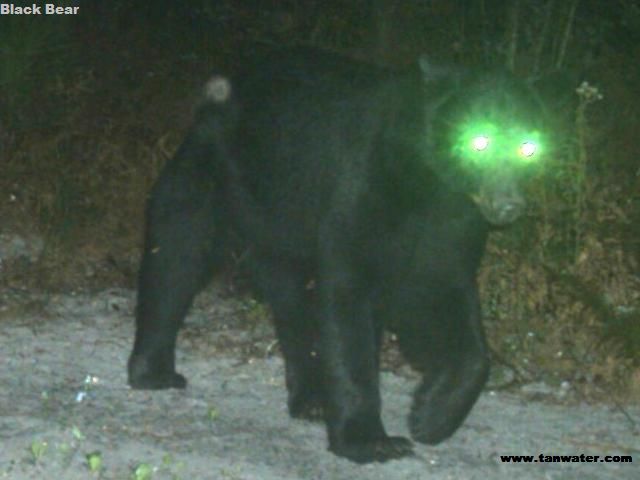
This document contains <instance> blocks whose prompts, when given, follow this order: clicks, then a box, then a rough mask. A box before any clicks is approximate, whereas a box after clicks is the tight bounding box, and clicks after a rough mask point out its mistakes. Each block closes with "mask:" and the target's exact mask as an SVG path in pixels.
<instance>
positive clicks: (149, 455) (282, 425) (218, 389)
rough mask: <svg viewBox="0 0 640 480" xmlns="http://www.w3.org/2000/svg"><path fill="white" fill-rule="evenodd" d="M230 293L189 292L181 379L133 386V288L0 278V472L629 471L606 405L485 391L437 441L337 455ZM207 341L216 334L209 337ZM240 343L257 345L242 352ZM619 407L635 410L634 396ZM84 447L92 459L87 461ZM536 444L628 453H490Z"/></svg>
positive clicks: (398, 430) (207, 475)
mask: <svg viewBox="0 0 640 480" xmlns="http://www.w3.org/2000/svg"><path fill="white" fill-rule="evenodd" d="M229 302H230V301H229V300H225V301H223V300H219V299H218V301H216V302H214V304H213V306H207V307H200V308H196V309H194V312H193V313H192V315H191V316H190V317H189V319H188V327H187V328H186V329H185V332H184V334H183V335H182V337H181V340H180V348H179V349H178V364H179V369H180V371H182V372H183V373H185V374H186V375H187V377H188V379H189V381H190V384H189V388H188V389H187V390H185V391H163V392H139V391H132V390H131V389H129V388H128V387H127V385H126V376H125V363H126V358H127V356H128V353H129V349H130V346H131V338H132V334H133V320H132V312H133V305H134V296H133V293H132V292H130V291H126V290H107V291H103V292H98V293H95V294H82V295H65V296H49V297H47V296H36V295H29V296H27V298H21V299H20V301H17V300H15V299H12V298H10V296H9V295H8V294H7V293H6V292H0V386H1V388H0V478H9V479H16V480H20V479H29V480H32V479H37V478H42V479H59V480H73V479H90V478H103V479H118V480H120V479H122V480H124V479H130V478H135V479H138V480H142V479H148V478H153V479H194V480H199V479H228V480H241V479H242V480H249V479H256V480H288V479H291V480H293V479H326V480H341V479H344V480H353V479H380V480H393V479H423V478H424V479H430V480H439V479H455V480H464V479H482V480H491V479H503V478H504V479H514V478H517V479H519V480H528V479H562V480H567V479H580V480H590V479H606V478H612V479H613V478H615V479H629V480H631V479H634V480H636V479H638V478H640V466H639V465H638V463H640V436H639V435H638V432H637V431H634V427H633V424H632V421H630V419H629V418H627V417H626V416H625V415H623V414H622V413H621V412H620V411H619V410H616V409H614V408H610V407H593V406H586V405H585V406H579V407H563V406H555V405H549V404H545V403H537V402H532V401H528V400H525V399H523V398H520V397H518V396H512V395H506V394H492V393H490V392H487V393H485V394H484V395H483V396H482V398H481V400H480V402H479V403H478V405H477V406H476V407H475V408H474V410H473V412H472V414H471V416H470V418H469V419H468V420H467V422H466V423H465V424H464V426H463V427H462V429H461V430H460V431H459V432H458V433H457V434H456V435H455V436H454V437H453V438H452V439H451V440H450V441H448V442H446V443H445V444H443V445H439V446H437V447H426V446H423V445H418V446H416V456H415V457H414V458H411V459H408V460H401V461H395V462H390V463H387V464H383V465H379V464H378V465H367V466H357V465H354V464H352V463H350V462H348V461H346V460H342V459H339V458H336V457H335V456H333V455H331V454H329V453H328V452H327V451H326V438H325V432H324V429H323V427H322V426H321V425H316V424H310V423H306V422H302V421H292V420H290V419H289V417H288V415H287V412H286V408H285V398H286V394H285V388H284V384H283V366H282V361H281V360H280V358H279V357H278V356H277V355H264V352H267V351H269V347H270V346H272V343H273V336H272V333H271V330H270V329H267V328H258V329H253V330H252V331H249V332H247V331H246V329H243V330H241V329H238V328H237V325H234V323H233V321H232V320H231V321H227V320H226V319H227V318H230V317H232V316H233V310H234V308H236V307H234V306H233V305H230V304H229ZM210 317H213V319H211V318H210ZM223 318H224V319H225V320H224V322H223V321H222V320H221V319H223ZM221 341H224V342H225V345H226V346H227V347H228V346H229V345H231V348H219V347H220V342H221ZM234 345H237V348H236V347H234ZM247 345H249V346H250V347H251V348H252V349H253V350H249V353H251V351H253V352H257V353H256V355H254V356H253V357H252V356H251V355H247V351H248V350H247ZM259 352H262V354H260V353H259ZM382 384H383V399H384V421H385V423H386V425H387V427H388V430H389V432H390V433H394V434H404V435H407V427H406V424H405V418H406V414H407V411H408V407H409V403H410V394H411V390H412V388H413V384H412V382H409V381H408V380H406V379H404V378H401V377H399V376H397V375H394V374H391V373H385V374H383V378H382ZM627 412H628V413H629V414H630V415H631V416H632V418H633V419H634V420H635V422H636V425H638V423H640V410H639V409H637V408H635V409H633V408H632V409H628V410H627ZM636 428H637V427H636ZM90 454H93V456H91V457H90V458H91V459H92V461H93V462H96V464H98V463H99V464H100V465H99V468H97V467H96V468H95V471H92V470H91V469H90V467H89V464H88V459H87V455H90ZM539 454H544V455H581V454H584V455H600V456H601V457H603V456H605V455H631V456H632V457H633V463H631V464H629V463H626V464H623V463H604V462H595V463H594V462H592V463H586V462H573V463H540V462H538V463H533V464H529V465H526V464H522V463H521V464H517V465H514V464H509V463H503V462H502V461H501V459H500V455H534V456H535V457H536V458H537V456H538V455H539ZM145 470H147V471H148V472H145Z"/></svg>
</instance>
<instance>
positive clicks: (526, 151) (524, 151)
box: [520, 141, 538, 157]
mask: <svg viewBox="0 0 640 480" xmlns="http://www.w3.org/2000/svg"><path fill="white" fill-rule="evenodd" d="M537 150H538V146H537V145H536V144H535V143H534V142H529V141H527V142H523V143H522V145H520V155H522V156H523V157H532V156H533V155H534V154H535V153H536V151H537Z"/></svg>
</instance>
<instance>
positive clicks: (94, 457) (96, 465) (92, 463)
mask: <svg viewBox="0 0 640 480" xmlns="http://www.w3.org/2000/svg"><path fill="white" fill-rule="evenodd" d="M87 465H88V466H89V470H91V471H92V472H94V473H97V472H100V470H102V454H101V453H100V452H97V451H96V452H91V453H89V454H87Z"/></svg>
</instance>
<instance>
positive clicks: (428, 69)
mask: <svg viewBox="0 0 640 480" xmlns="http://www.w3.org/2000/svg"><path fill="white" fill-rule="evenodd" d="M418 66H419V67H420V72H421V73H422V78H423V80H424V82H425V83H427V84H433V83H438V82H442V81H447V82H451V83H453V84H458V83H459V82H460V80H461V79H462V78H463V77H464V75H465V69H464V68H462V67H459V66H456V65H450V64H438V63H434V62H432V61H431V60H430V59H429V57H428V56H427V55H425V54H422V55H420V56H419V57H418Z"/></svg>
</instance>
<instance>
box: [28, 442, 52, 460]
mask: <svg viewBox="0 0 640 480" xmlns="http://www.w3.org/2000/svg"><path fill="white" fill-rule="evenodd" d="M48 447H49V445H48V444H47V442H46V441H44V440H34V441H33V442H32V443H31V456H32V459H33V462H34V463H37V462H39V461H40V460H41V459H42V457H43V456H44V454H45V453H46V451H47V448H48Z"/></svg>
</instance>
